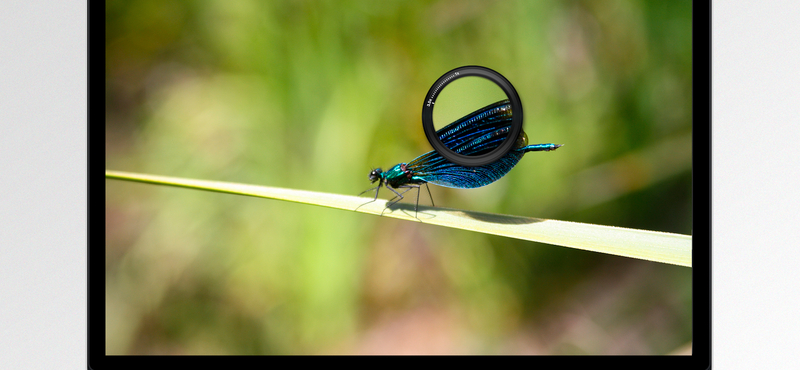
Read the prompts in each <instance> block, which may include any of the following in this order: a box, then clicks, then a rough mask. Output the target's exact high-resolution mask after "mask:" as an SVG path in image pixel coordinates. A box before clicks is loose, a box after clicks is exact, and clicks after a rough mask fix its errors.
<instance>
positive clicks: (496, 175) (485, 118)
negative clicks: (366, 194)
mask: <svg viewBox="0 0 800 370" xmlns="http://www.w3.org/2000/svg"><path fill="white" fill-rule="evenodd" d="M510 128H511V104H510V103H509V102H508V100H503V101H499V102H497V103H494V104H491V105H488V106H486V107H483V108H481V109H479V110H477V111H475V112H472V113H470V114H468V115H466V116H464V117H463V118H461V119H459V120H457V121H455V122H453V123H451V124H449V125H447V126H445V127H444V128H442V129H440V130H438V131H436V134H437V135H439V139H440V140H441V141H442V143H444V144H445V146H447V147H448V148H450V150H452V151H454V152H456V153H458V154H462V155H472V156H474V155H481V154H485V153H489V152H491V151H492V150H494V149H495V148H497V147H498V146H499V145H500V144H501V143H502V142H503V140H505V139H506V138H507V137H508V132H509V130H510ZM516 140H517V142H516V145H515V146H514V148H513V149H511V151H509V152H508V153H507V154H506V155H505V156H503V157H501V158H500V159H498V160H497V161H495V162H493V163H490V164H488V165H485V166H478V167H465V166H461V165H458V164H455V163H452V162H450V161H448V160H447V159H446V158H444V157H442V156H441V155H440V154H439V153H438V152H436V151H431V152H428V153H425V154H423V155H421V156H419V157H417V158H415V159H414V160H412V161H411V162H408V163H400V164H397V165H395V166H394V167H392V168H390V169H389V170H387V171H386V172H384V171H382V170H381V169H380V168H377V169H374V170H372V171H371V172H370V174H369V179H370V181H372V182H373V183H374V182H375V181H380V183H379V184H378V186H377V187H375V188H373V189H375V190H376V192H375V199H377V198H378V192H377V190H378V189H380V187H381V186H382V185H386V187H387V188H389V190H392V192H394V193H395V194H396V195H397V197H400V199H403V196H402V194H403V193H405V191H404V192H403V193H398V192H397V191H395V190H393V188H394V189H397V188H419V186H420V185H422V184H426V183H431V184H436V185H439V186H446V187H450V188H459V189H470V188H478V187H481V186H486V185H489V184H491V183H493V182H495V181H497V180H499V179H500V178H501V177H503V176H505V175H506V174H507V173H508V171H511V169H512V168H514V166H515V165H516V164H517V163H518V162H519V160H520V159H522V156H523V155H525V153H527V152H531V151H551V150H555V149H557V148H558V147H560V146H561V145H559V144H536V145H528V137H527V135H526V134H525V132H524V131H523V132H520V135H519V137H517V139H516ZM373 189H369V190H373ZM369 190H367V191H369ZM406 191H408V189H407V190H406ZM362 194H363V193H362ZM400 199H398V201H399V200H400ZM417 200H419V194H417ZM395 202H396V201H395ZM391 204H393V203H391Z"/></svg>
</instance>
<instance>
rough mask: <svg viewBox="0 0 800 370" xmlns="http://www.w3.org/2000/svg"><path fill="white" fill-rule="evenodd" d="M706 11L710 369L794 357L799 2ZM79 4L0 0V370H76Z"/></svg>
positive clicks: (81, 326) (82, 70)
mask: <svg viewBox="0 0 800 370" xmlns="http://www.w3.org/2000/svg"><path fill="white" fill-rule="evenodd" d="M712 12H713V18H712V40H713V41H712V66H713V82H712V90H713V108H712V115H713V132H712V141H713V143H712V149H713V154H712V156H713V158H712V171H713V173H712V175H713V180H712V181H713V186H714V187H713V200H712V202H713V203H712V209H713V230H712V238H713V247H712V273H713V277H712V307H713V314H712V356H713V357H712V367H713V368H716V369H754V368H793V367H795V366H797V363H800V361H799V360H800V351H799V350H798V348H800V334H798V333H800V309H799V307H800V222H798V220H797V219H798V213H799V212H800V196H799V195H798V193H800V174H798V171H800V2H795V1H788V0H786V1H770V2H753V1H743V0H740V1H714V2H713V8H712ZM86 14H87V13H86V4H85V2H66V1H32V2H28V1H8V0H6V1H3V2H0V171H1V172H0V174H1V175H0V176H2V177H0V197H2V198H0V199H2V206H1V207H0V367H2V368H25V369H28V368H41V369H51V368H58V369H85V368H86V204H87V198H86V148H87V143H86V140H87V131H86V104H87V96H86V78H87V75H86V61H87V55H86V50H87V49H86V47H87V40H86V27H87V19H86V17H87V15H86ZM95 221H97V222H102V221H101V220H95Z"/></svg>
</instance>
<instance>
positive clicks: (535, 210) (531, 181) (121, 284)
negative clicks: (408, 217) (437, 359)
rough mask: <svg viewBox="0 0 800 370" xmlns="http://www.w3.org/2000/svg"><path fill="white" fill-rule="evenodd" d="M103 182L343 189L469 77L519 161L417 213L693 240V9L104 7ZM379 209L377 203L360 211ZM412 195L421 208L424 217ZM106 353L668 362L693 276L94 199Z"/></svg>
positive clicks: (196, 203) (359, 221)
mask: <svg viewBox="0 0 800 370" xmlns="http://www.w3.org/2000/svg"><path fill="white" fill-rule="evenodd" d="M106 7H107V11H106V32H107V36H106V37H107V38H106V63H107V65H106V77H107V82H106V109H107V116H106V117H107V118H106V168H107V169H112V170H122V171H132V172H142V173H152V174H158V175H168V176H180V177H189V178H199V179H208V180H221V181H234V182H241V183H252V184H259V185H267V186H278V187H289V188H296V189H305V190H315V191H325V192H332V193H343V194H353V195H355V194H358V193H359V192H361V191H362V190H364V189H367V188H369V187H370V185H371V184H370V183H369V181H368V180H367V174H368V172H369V170H370V169H371V168H372V167H379V166H380V167H383V168H387V167H389V166H392V165H394V164H397V163H399V162H407V161H410V160H411V159H413V158H414V157H416V156H418V155H420V154H422V153H425V152H427V151H429V150H431V147H430V145H429V144H428V142H427V140H426V139H425V135H424V133H423V131H422V128H421V122H420V112H421V106H422V102H423V99H424V95H425V93H426V92H427V91H428V89H429V88H430V85H431V84H432V83H433V82H434V81H435V80H436V79H437V78H438V77H439V76H441V75H442V74H443V73H445V72H447V71H448V70H450V69H452V68H455V67H458V66H462V65H482V66H486V67H489V68H492V69H494V70H496V71H498V72H500V73H501V74H503V75H504V76H505V77H506V78H508V79H509V80H510V81H511V82H512V83H513V84H514V87H515V88H516V90H517V91H518V93H519V95H520V97H521V99H522V102H523V105H524V107H525V126H524V129H525V131H526V132H527V133H528V136H529V138H530V141H531V143H546V142H547V143H549V142H553V143H559V144H565V146H564V147H563V148H561V149H559V150H558V151H555V152H552V153H547V152H543V153H529V154H527V155H526V156H525V158H523V160H522V161H521V162H520V163H519V164H518V165H517V167H516V168H515V169H514V170H513V171H511V172H510V173H509V174H508V175H507V176H505V177H504V178H503V179H501V180H500V181H497V182H496V183H494V184H491V185H489V186H486V187H483V188H479V189H473V190H455V189H446V188H441V187H436V186H431V192H432V193H433V197H434V200H435V201H436V204H437V205H440V206H445V207H451V208H460V209H469V210H475V211H481V212H497V213H504V214H514V215H522V216H531V217H542V218H551V219H560V220H570V221H579V222H590V223H597V224H603V225H614V226H622V227H630V228H640V229H649V230H656V231H667V232H674V233H681V234H691V232H692V215H691V210H692V193H691V183H692V182H691V180H692V177H691V158H692V155H691V143H692V136H691V133H692V121H691V119H692V116H691V114H692V51H691V47H692V44H691V2H690V1H668V2H667V1H627V0H626V1H496V2H491V1H430V2H428V1H426V2H408V1H382V2H371V1H286V2H283V1H269V2H267V1H257V0H250V1H246V0H242V1H233V2H228V1H219V0H207V1H178V0H137V1H121V2H119V1H115V2H108V3H107V4H106ZM383 195H384V196H386V194H383ZM426 199H427V198H426V197H424V196H422V197H420V200H421V202H425V200H426ZM106 202H107V206H106V287H107V288H106V294H107V298H106V315H107V316H106V317H107V319H106V320H107V321H106V326H107V329H106V335H107V338H106V350H107V353H109V354H200V353H208V354H305V353H489V354H492V353H532V354H539V353H541V354H666V353H670V352H672V351H674V350H676V349H678V348H681V347H682V346H684V345H686V344H687V343H689V342H690V341H691V334H692V332H691V323H692V317H691V277H692V270H691V269H688V268H684V267H678V266H672V265H664V264H658V263H652V262H646V261H641V260H633V259H628V258H623V257H615V256H607V255H602V254H598V253H591V252H585V251H580V250H573V249H569V248H561V247H556V246H550V245H544V244H536V243H529V242H524V241H518V240H511V239H508V238H502V237H493V236H487V235H482V234H478V233H472V232H467V231H460V230H453V229H448V228H436V227H431V226H426V225H418V224H414V223H411V222H404V221H398V220H393V219H388V218H381V217H371V216H365V215H363V214H357V213H351V212H342V211H338V210H333V209H325V208H319V207H311V206H304V205H299V204H293V203H286V202H275V201H265V200H258V199H252V198H248V197H237V196H231V195H225V194H215V193H208V192H201V191H191V190H186V189H179V188H170V187H159V186H152V185H143V184H135V183H127V182H120V181H107V182H106Z"/></svg>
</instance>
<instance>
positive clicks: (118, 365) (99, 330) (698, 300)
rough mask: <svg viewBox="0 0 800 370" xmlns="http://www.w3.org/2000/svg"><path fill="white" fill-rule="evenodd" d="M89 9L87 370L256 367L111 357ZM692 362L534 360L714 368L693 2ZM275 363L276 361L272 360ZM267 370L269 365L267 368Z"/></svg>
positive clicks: (704, 50) (704, 32)
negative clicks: (159, 366) (108, 352)
mask: <svg viewBox="0 0 800 370" xmlns="http://www.w3.org/2000/svg"><path fill="white" fill-rule="evenodd" d="M87 6H88V27H87V29H88V35H87V39H88V65H87V74H88V82H87V90H88V106H87V109H88V114H87V118H88V132H87V139H88V148H87V158H88V160H87V161H88V163H87V166H88V171H87V173H88V175H87V176H88V178H87V192H88V205H87V214H88V220H87V221H88V226H87V235H88V245H87V278H88V282H87V287H88V292H87V296H88V302H87V315H88V318H87V323H88V328H87V337H88V338H87V341H88V342H87V363H88V367H89V368H90V369H124V368H133V369H141V368H143V367H145V366H148V365H152V364H154V363H159V364H166V365H168V366H170V365H175V366H183V367H185V366H186V365H191V364H195V363H197V364H203V365H211V366H224V367H225V368H235V367H239V366H240V365H241V367H245V366H252V363H251V362H250V361H252V360H253V359H252V358H246V356H238V357H237V356H233V357H229V356H108V355H106V351H105V343H106V340H105V332H106V328H105V320H106V308H105V301H106V299H105V298H106V296H105V195H106V193H105V181H106V180H105V176H104V173H105V117H106V112H105V82H106V81H105V70H106V68H105V2H104V1H93V0H90V1H89V2H88V4H87ZM692 39H693V40H692V49H693V56H692V58H693V67H692V74H693V75H692V79H693V96H692V99H693V105H692V117H693V125H692V127H693V129H692V141H693V142H692V188H693V189H692V197H693V199H692V209H693V218H692V220H693V221H692V222H693V230H692V286H693V290H692V306H693V307H692V311H693V322H692V324H693V328H692V355H691V356H659V355H653V356H537V357H535V359H534V361H536V364H537V365H541V364H544V365H547V364H549V363H552V364H553V365H554V367H556V366H557V367H563V366H567V365H573V364H575V365H577V364H579V363H586V364H591V366H594V367H597V366H602V365H605V364H607V365H614V366H617V368H621V367H620V366H622V367H624V368H628V367H634V366H636V367H638V368H645V366H652V364H654V363H659V364H663V365H666V366H670V367H672V368H681V369H684V368H685V369H708V368H710V367H711V4H710V0H706V1H694V2H693V14H692ZM267 360H268V361H274V360H273V359H267ZM267 364H269V363H265V365H267Z"/></svg>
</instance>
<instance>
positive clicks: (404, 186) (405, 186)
mask: <svg viewBox="0 0 800 370" xmlns="http://www.w3.org/2000/svg"><path fill="white" fill-rule="evenodd" d="M400 187H401V188H412V187H413V186H408V185H402V186H400ZM409 190H411V189H406V191H404V192H402V193H400V194H405V193H407V192H408V191H409ZM396 198H397V196H394V197H392V199H389V202H391V201H393V200H395V199H396ZM395 203H396V202H395ZM392 204H394V203H392Z"/></svg>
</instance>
